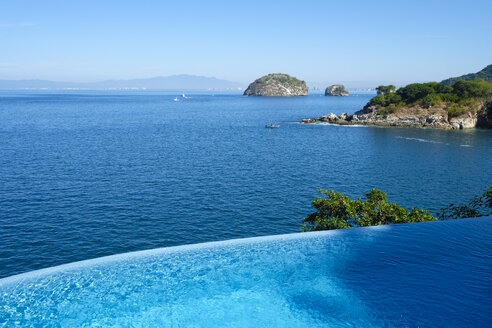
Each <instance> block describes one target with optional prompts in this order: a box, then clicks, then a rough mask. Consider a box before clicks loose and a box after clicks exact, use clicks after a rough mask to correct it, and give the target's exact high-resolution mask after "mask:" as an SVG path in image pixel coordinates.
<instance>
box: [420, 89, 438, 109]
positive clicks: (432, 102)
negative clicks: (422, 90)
mask: <svg viewBox="0 0 492 328" xmlns="http://www.w3.org/2000/svg"><path fill="white" fill-rule="evenodd" d="M441 102H442V99H441V96H440V95H439V94H436V93H432V94H430V95H427V96H425V97H424V98H422V99H421V100H420V105H421V106H422V107H424V108H429V107H432V106H436V105H438V104H440V103H441Z"/></svg>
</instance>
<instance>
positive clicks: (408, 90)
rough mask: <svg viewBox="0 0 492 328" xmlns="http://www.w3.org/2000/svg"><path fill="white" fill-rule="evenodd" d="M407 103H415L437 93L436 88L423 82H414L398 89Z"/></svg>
mask: <svg viewBox="0 0 492 328" xmlns="http://www.w3.org/2000/svg"><path fill="white" fill-rule="evenodd" d="M396 93H397V94H399V95H400V96H401V98H402V100H403V101H404V102H406V103H407V104H411V103H414V102H416V101H418V100H420V99H422V98H424V97H425V96H427V95H429V94H431V93H435V92H434V89H433V88H432V87H430V86H428V85H425V84H422V83H412V84H409V85H407V86H406V87H403V88H400V89H398V90H397V91H396Z"/></svg>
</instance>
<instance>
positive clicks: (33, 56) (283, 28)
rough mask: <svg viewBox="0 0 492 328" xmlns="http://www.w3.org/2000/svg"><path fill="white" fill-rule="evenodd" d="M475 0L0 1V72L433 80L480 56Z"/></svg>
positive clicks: (484, 9) (481, 8)
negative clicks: (239, 0) (0, 6)
mask: <svg viewBox="0 0 492 328" xmlns="http://www.w3.org/2000/svg"><path fill="white" fill-rule="evenodd" d="M491 9H492V4H491V3H490V2H486V1H468V2H466V3H463V2H460V1H433V2H429V1H413V2H411V3H395V2H389V1H371V2H370V3H368V2H365V1H346V2H329V1H310V2H308V3H307V4H306V5H303V6H302V5H300V4H299V3H298V2H294V1H282V2H279V1H271V2H268V3H267V2H259V1H255V0H252V1H250V2H248V3H247V4H243V3H231V2H225V1H211V2H206V3H204V2H199V1H182V2H179V3H174V2H172V3H162V2H159V1H146V2H144V3H134V2H121V1H105V2H104V3H101V2H96V1H86V2H83V3H73V2H56V1H43V2H36V1H16V2H8V3H4V4H3V9H2V12H1V13H0V42H1V43H2V45H3V49H2V52H0V79H1V80H25V79H29V80H30V79H41V80H50V81H63V82H65V81H70V82H78V83H82V82H99V81H105V80H127V79H141V78H152V77H156V76H171V75H180V74H189V75H198V76H205V77H215V78H217V79H223V80H227V81H233V82H238V83H241V84H242V85H247V84H248V83H250V82H251V81H253V80H255V79H256V78H258V77H260V76H262V75H265V74H268V73H273V72H283V73H287V74H290V75H292V76H296V77H298V78H300V79H302V80H305V81H307V82H308V83H311V84H326V83H336V82H347V81H356V82H357V83H362V84H364V83H366V84H368V85H370V86H372V85H374V84H376V83H380V82H387V83H390V82H391V83H393V84H405V83H409V82H422V81H440V80H443V79H445V78H448V77H452V76H459V75H462V74H466V73H470V72H477V71H479V70H481V69H482V68H483V67H485V66H486V65H488V64H491V62H490V61H491V58H492V56H491V54H492V43H490V42H487V41H488V40H490V35H491V32H492V27H490V25H487V24H485V23H484V24H482V26H479V28H477V23H478V24H481V22H487V21H488V13H489V12H490V11H491Z"/></svg>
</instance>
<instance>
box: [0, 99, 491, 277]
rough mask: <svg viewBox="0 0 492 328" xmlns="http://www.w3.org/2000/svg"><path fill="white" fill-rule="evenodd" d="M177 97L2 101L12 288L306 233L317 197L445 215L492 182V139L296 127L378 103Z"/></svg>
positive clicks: (1, 264) (0, 144)
mask: <svg viewBox="0 0 492 328" xmlns="http://www.w3.org/2000/svg"><path fill="white" fill-rule="evenodd" d="M176 95H177V93H172V92H151V91H147V92H133V91H126V92H123V91H114V92H109V91H105V92H102V91H67V92H54V91H51V92H50V91H45V92H40V91H1V92H0V250H1V251H0V277H6V276H10V275H13V274H16V273H21V272H26V271H30V270H34V269H40V268H45V267H50V266H53V265H59V264H63V263H69V262H73V261H78V260H85V259H90V258H95V257H100V256H106V255H111V254H117V253H122V252H128V251H136V250H144V249H151V248H156V247H166V246H174V245H183V244H190V243H197V242H206V241H216V240H225V239H231V238H239V237H251V236H261V235H271V234H279V233H289V232H297V231H299V226H300V223H301V220H302V218H303V217H304V216H305V215H306V214H308V213H309V212H310V202H311V200H312V199H313V198H315V197H317V192H316V188H328V189H335V190H336V191H340V192H343V193H345V194H347V195H349V196H351V197H358V196H362V195H363V193H364V192H368V191H369V190H370V189H371V188H374V187H375V188H379V189H381V190H383V191H385V192H387V193H388V196H389V199H390V201H393V202H396V203H398V204H401V205H403V206H405V207H408V208H410V207H413V206H418V207H421V208H425V209H429V210H431V212H433V213H435V212H436V211H437V210H438V209H439V208H441V207H443V206H446V205H448V204H449V203H450V202H455V201H456V202H461V201H465V200H467V199H468V198H470V197H472V196H474V195H477V194H479V193H481V192H482V191H483V190H484V189H485V187H486V186H488V185H491V184H492V183H491V182H492V179H491V177H492V147H491V144H492V131H485V130H468V131H441V130H430V129H403V128H377V127H343V126H329V125H301V124H298V123H297V122H299V121H300V120H301V119H303V118H308V117H316V116H320V115H323V114H327V113H329V112H334V113H342V112H349V113H351V112H353V111H355V110H358V109H360V108H362V107H363V105H364V104H365V103H366V102H367V101H368V99H370V98H371V97H372V96H373V95H372V94H369V93H355V94H352V95H351V96H350V97H341V98H338V97H324V96H322V95H319V94H312V95H310V96H308V97H300V98H253V97H242V96H241V95H240V94H238V93H222V94H215V95H213V94H212V93H202V94H199V93H190V94H189V98H186V99H180V101H177V102H175V101H173V98H174V97H175V96H176ZM269 122H273V123H279V124H280V125H281V127H280V129H276V130H270V129H265V128H264V125H265V124H266V123H269Z"/></svg>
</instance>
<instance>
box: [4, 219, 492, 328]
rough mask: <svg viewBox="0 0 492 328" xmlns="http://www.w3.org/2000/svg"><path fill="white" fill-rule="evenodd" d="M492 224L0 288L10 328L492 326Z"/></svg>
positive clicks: (201, 251)
mask: <svg viewBox="0 0 492 328" xmlns="http://www.w3.org/2000/svg"><path fill="white" fill-rule="evenodd" d="M491 235H492V217H488V218H476V219H464V220H450V221H440V222H426V223H415V224H405V225H392V226H379V227H368V228H356V229H345V230H336V231H328V232H326V231H324V232H314V233H297V234H291V235H281V236H272V237H259V238H250V239H246V240H234V241H230V242H218V243H209V244H199V245H193V246H184V247H177V248H165V249H156V250H151V251H143V252H137V253H130V254H122V255H117V256H111V257H109V258H102V259H97V260H90V261H84V262H82V263H74V264H70V265H65V266H62V267H58V268H52V269H48V270H42V271H41V272H32V273H27V274H23V275H20V276H14V277H10V278H6V279H0V323H4V324H5V325H6V326H7V327H10V326H19V327H41V326H50V327H107V326H110V327H200V328H205V327H296V328H298V327H333V328H337V327H361V328H365V327H449V328H451V327H457V328H462V327H477V328H478V327H490V323H491V322H492V301H491V299H490V295H491V292H492V238H491V237H490V236H491Z"/></svg>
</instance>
